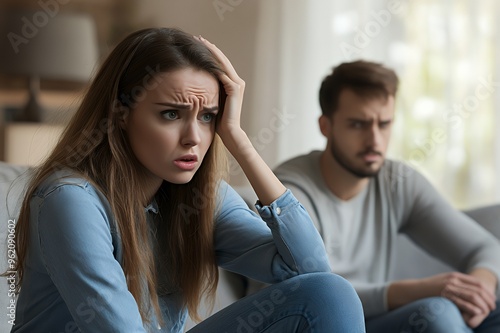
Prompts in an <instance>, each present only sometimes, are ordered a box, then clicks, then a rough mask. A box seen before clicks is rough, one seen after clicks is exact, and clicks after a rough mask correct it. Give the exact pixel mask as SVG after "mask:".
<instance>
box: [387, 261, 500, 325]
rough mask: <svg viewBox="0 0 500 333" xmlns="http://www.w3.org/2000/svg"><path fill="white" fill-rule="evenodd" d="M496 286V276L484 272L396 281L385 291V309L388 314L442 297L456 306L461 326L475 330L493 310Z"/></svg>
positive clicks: (455, 273) (453, 273)
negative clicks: (386, 304)
mask: <svg viewBox="0 0 500 333" xmlns="http://www.w3.org/2000/svg"><path fill="white" fill-rule="evenodd" d="M496 284H497V281H496V276H495V275H494V274H493V273H491V272H490V271H488V270H485V269H476V270H474V271H473V272H471V273H470V274H463V273H458V272H450V273H443V274H438V275H434V276H431V277H428V278H424V279H414V280H402V281H396V282H393V283H392V284H391V285H390V286H389V289H388V291H387V297H388V305H389V309H391V310H392V309H395V308H398V307H400V306H403V305H405V304H408V303H411V302H414V301H416V300H419V299H422V298H427V297H434V296H441V297H445V298H448V299H449V300H451V301H452V302H453V303H455V304H456V305H457V307H458V309H459V310H460V312H461V313H462V317H463V318H464V321H465V323H466V324H467V325H468V326H470V327H471V328H475V327H477V326H479V324H481V323H482V322H483V320H484V319H485V318H486V317H487V316H488V315H489V313H490V312H491V311H492V310H494V309H495V307H496V304H495V302H496V296H495V288H496Z"/></svg>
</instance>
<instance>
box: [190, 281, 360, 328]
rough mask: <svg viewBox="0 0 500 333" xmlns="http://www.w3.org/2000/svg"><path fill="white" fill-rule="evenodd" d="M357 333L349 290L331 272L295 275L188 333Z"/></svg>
mask: <svg viewBox="0 0 500 333" xmlns="http://www.w3.org/2000/svg"><path fill="white" fill-rule="evenodd" d="M198 332H203V333H212V332H213V333H229V332H236V333H263V332H268V333H271V332H278V333H281V332H283V333H293V332H311V333H312V332H316V333H340V332H345V333H358V332H365V324H364V317H363V309H362V306H361V302H360V300H359V298H358V296H357V294H356V292H355V291H354V289H353V287H352V286H351V285H350V284H349V283H348V282H347V281H346V280H344V279H343V278H341V277H340V276H338V275H335V274H331V273H309V274H303V275H298V276H296V277H293V278H290V279H288V280H285V281H283V282H280V283H277V284H274V285H271V286H269V287H267V288H264V289H262V290H260V291H258V292H256V293H255V294H252V295H250V296H247V297H245V298H243V299H241V300H239V301H237V302H235V303H233V304H231V305H230V306H228V307H226V308H224V309H222V310H221V311H219V312H217V313H216V314H214V315H213V316H211V317H210V318H208V319H206V320H204V321H202V322H201V323H199V324H198V325H196V326H195V327H193V328H192V329H191V330H189V333H198Z"/></svg>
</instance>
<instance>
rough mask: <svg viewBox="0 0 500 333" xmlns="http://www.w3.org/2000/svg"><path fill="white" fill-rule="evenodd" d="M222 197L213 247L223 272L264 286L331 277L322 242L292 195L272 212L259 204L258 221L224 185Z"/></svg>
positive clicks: (273, 206)
mask: <svg viewBox="0 0 500 333" xmlns="http://www.w3.org/2000/svg"><path fill="white" fill-rule="evenodd" d="M220 193H221V198H222V199H221V208H220V212H219V214H218V216H217V219H216V230H215V246H216V256H217V261H218V263H219V265H220V266H221V267H223V268H225V269H227V270H230V271H233V272H236V273H240V274H242V275H245V276H248V277H250V278H253V279H256V280H259V281H262V282H266V283H275V282H278V281H282V280H284V279H287V278H289V277H292V276H295V275H298V274H304V273H310V272H330V267H329V264H328V258H327V255H326V252H325V248H324V245H323V242H322V240H321V237H320V236H319V234H318V232H317V230H316V228H315V227H314V225H313V224H312V222H311V219H310V217H309V215H308V214H307V212H306V210H305V209H304V207H302V205H301V204H300V203H299V202H298V201H297V199H295V197H294V196H293V194H292V193H291V192H290V190H287V191H286V192H285V193H284V194H283V195H282V196H280V197H279V198H278V199H276V200H275V201H274V202H273V203H271V204H270V205H268V206H261V205H259V204H257V205H256V208H257V210H258V212H259V214H260V217H259V216H258V215H257V214H256V213H254V212H253V211H252V210H250V209H249V208H248V206H247V205H246V203H245V202H244V201H243V199H242V198H241V197H240V196H239V195H238V194H237V193H236V192H235V191H234V189H232V188H231V187H230V186H229V185H227V184H226V183H222V184H221V189H220Z"/></svg>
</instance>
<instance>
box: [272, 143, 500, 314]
mask: <svg viewBox="0 0 500 333" xmlns="http://www.w3.org/2000/svg"><path fill="white" fill-rule="evenodd" d="M320 155H321V152H320V151H313V152H311V153H309V154H307V155H303V156H299V157H296V158H294V159H291V160H289V161H287V162H285V163H283V164H282V165H280V166H278V167H277V168H276V169H275V173H276V175H277V176H278V178H280V180H281V181H282V182H283V183H284V184H285V186H286V187H288V188H290V189H291V190H292V192H293V193H294V195H295V196H296V197H297V199H298V200H299V201H300V202H301V203H302V204H303V206H304V207H305V208H306V209H307V211H308V212H309V214H310V215H311V218H312V220H313V222H314V223H315V225H316V227H317V228H318V230H319V231H320V234H321V236H322V237H323V241H324V243H325V247H326V249H327V252H328V255H329V259H330V265H331V268H332V270H333V272H335V273H337V274H339V275H341V276H343V277H344V278H346V279H348V280H349V281H350V282H351V283H352V284H353V286H354V287H355V288H356V290H357V292H358V294H359V297H360V298H361V301H362V303H363V307H364V311H365V316H366V317H370V316H373V315H378V314H382V313H384V312H386V311H387V310H388V307H387V296H386V294H387V287H388V285H389V282H390V277H391V274H392V271H393V269H394V263H395V256H396V253H397V251H398V249H397V248H396V244H397V243H396V237H397V236H398V233H405V234H406V235H408V236H409V237H410V238H411V239H412V240H413V241H414V242H415V243H416V244H417V245H419V246H420V247H422V248H423V249H424V250H426V251H427V252H428V253H430V254H431V255H433V256H435V257H437V258H438V259H440V260H442V261H444V262H446V263H447V264H449V265H450V266H452V267H454V268H456V270H457V271H460V272H469V271H471V270H472V269H474V268H477V267H482V268H487V269H489V270H491V271H493V272H494V273H495V274H496V275H497V278H500V255H499V254H500V242H498V240H497V239H496V238H494V237H493V236H492V235H491V234H489V233H488V232H487V231H485V230H484V229H483V228H482V227H480V226H479V225H478V224H477V223H475V222H474V221H472V220H471V219H470V218H469V217H467V216H466V215H464V214H463V213H461V212H460V211H458V210H456V209H455V208H453V207H452V206H451V205H450V203H448V202H447V201H446V200H445V199H444V198H443V197H442V196H441V195H440V194H439V193H438V192H437V191H436V190H435V189H434V187H433V186H432V185H431V184H430V183H429V182H428V181H427V180H426V179H425V178H424V177H423V176H422V175H421V174H420V173H418V172H417V171H415V170H414V169H412V168H410V167H409V166H407V165H406V164H403V163H401V162H396V161H391V160H386V161H385V163H384V165H383V167H382V168H381V170H380V172H379V174H378V175H377V176H376V177H374V178H372V179H371V180H370V182H369V184H368V186H367V187H366V188H365V189H364V190H363V191H362V192H361V193H359V194H358V195H356V196H355V197H354V198H352V199H350V200H348V201H343V200H341V199H339V198H338V197H336V196H335V195H334V194H333V193H332V192H331V191H330V190H329V189H328V188H327V186H326V184H325V182H324V180H323V178H322V176H321V171H320V166H319V161H320Z"/></svg>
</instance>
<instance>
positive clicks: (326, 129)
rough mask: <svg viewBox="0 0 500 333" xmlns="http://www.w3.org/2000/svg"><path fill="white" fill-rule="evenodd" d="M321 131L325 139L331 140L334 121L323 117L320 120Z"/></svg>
mask: <svg viewBox="0 0 500 333" xmlns="http://www.w3.org/2000/svg"><path fill="white" fill-rule="evenodd" d="M318 123H319V129H320V131H321V134H323V136H324V137H326V138H329V137H330V133H331V132H332V120H331V119H330V118H328V117H327V116H325V115H321V116H320V117H319V119H318Z"/></svg>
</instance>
